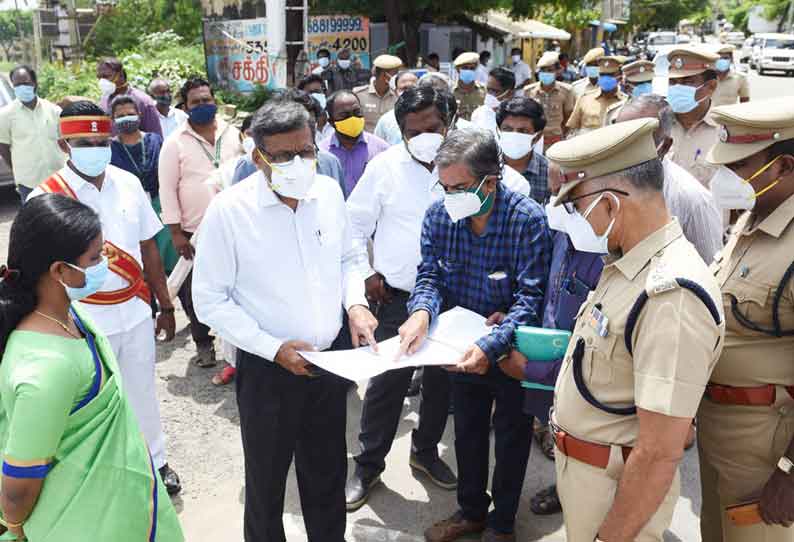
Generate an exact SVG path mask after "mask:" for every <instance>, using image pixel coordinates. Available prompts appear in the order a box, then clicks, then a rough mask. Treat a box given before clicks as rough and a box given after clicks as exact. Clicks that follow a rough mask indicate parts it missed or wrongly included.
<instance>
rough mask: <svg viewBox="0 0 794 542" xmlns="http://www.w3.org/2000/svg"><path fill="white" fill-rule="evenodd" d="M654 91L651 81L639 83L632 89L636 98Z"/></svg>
mask: <svg viewBox="0 0 794 542" xmlns="http://www.w3.org/2000/svg"><path fill="white" fill-rule="evenodd" d="M652 91H653V85H652V84H651V83H650V82H646V83H638V84H636V85H634V88H633V89H632V91H631V95H632V96H633V97H634V98H638V97H639V96H642V95H643V94H650V93H651V92H652Z"/></svg>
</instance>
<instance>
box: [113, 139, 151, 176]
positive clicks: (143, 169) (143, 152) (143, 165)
mask: <svg viewBox="0 0 794 542" xmlns="http://www.w3.org/2000/svg"><path fill="white" fill-rule="evenodd" d="M119 143H121V141H119ZM138 145H140V146H141V165H140V167H139V166H138V163H137V162H136V161H135V158H133V157H132V153H130V150H129V149H128V148H127V145H125V144H124V143H121V148H122V149H124V152H125V153H127V158H129V159H130V162H132V166H133V167H134V168H135V169H136V170H137V171H138V178H139V179H141V180H143V177H144V176H145V175H146V145H144V143H143V136H141V141H140V143H138Z"/></svg>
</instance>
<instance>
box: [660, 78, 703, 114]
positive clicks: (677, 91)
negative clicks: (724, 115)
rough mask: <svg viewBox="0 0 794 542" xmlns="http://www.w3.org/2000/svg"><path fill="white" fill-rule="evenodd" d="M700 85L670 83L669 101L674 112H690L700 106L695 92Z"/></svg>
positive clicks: (668, 90)
mask: <svg viewBox="0 0 794 542" xmlns="http://www.w3.org/2000/svg"><path fill="white" fill-rule="evenodd" d="M699 88H700V87H697V88H696V87H690V86H689V85H670V87H669V88H668V89H667V101H668V102H670V107H671V108H672V109H673V113H689V112H690V111H692V110H693V109H695V108H696V107H697V106H698V100H696V99H695V94H696V93H697V91H698V89H699Z"/></svg>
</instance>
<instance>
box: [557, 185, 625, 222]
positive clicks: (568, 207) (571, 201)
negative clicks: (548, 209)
mask: <svg viewBox="0 0 794 542" xmlns="http://www.w3.org/2000/svg"><path fill="white" fill-rule="evenodd" d="M605 192H609V193H611V194H619V195H621V196H629V195H630V194H629V193H628V192H624V191H623V190H616V189H614V188H602V189H601V190H596V191H594V192H588V193H587V194H582V195H581V196H576V197H575V198H571V199H569V200H568V201H566V202H564V203H563V204H562V206H563V207H564V208H565V210H566V211H567V212H568V214H569V215H572V214H574V213H575V212H576V205H574V202H575V201H579V200H580V199H583V198H587V197H589V196H595V195H597V194H603V193H605ZM586 213H587V212H586V211H585V213H584V214H586Z"/></svg>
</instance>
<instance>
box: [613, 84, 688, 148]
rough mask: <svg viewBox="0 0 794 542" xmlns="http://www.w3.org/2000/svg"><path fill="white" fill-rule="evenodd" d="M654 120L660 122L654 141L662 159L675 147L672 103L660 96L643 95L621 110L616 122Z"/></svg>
mask: <svg viewBox="0 0 794 542" xmlns="http://www.w3.org/2000/svg"><path fill="white" fill-rule="evenodd" d="M642 118H652V119H657V120H658V121H659V126H658V127H657V128H656V131H655V132H654V133H653V140H654V142H655V143H656V148H657V150H658V151H659V158H660V159H662V158H664V157H665V155H666V154H667V153H668V152H669V150H670V148H671V147H672V146H673V137H672V133H673V121H674V120H675V114H674V113H673V108H672V107H670V103H669V102H668V101H667V99H665V97H664V96H659V95H658V94H643V95H642V96H638V97H637V98H632V99H631V100H629V101H628V102H627V103H626V105H624V106H623V108H622V109H621V110H620V114H619V115H618V117H617V119H615V122H626V121H628V120H634V119H642Z"/></svg>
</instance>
